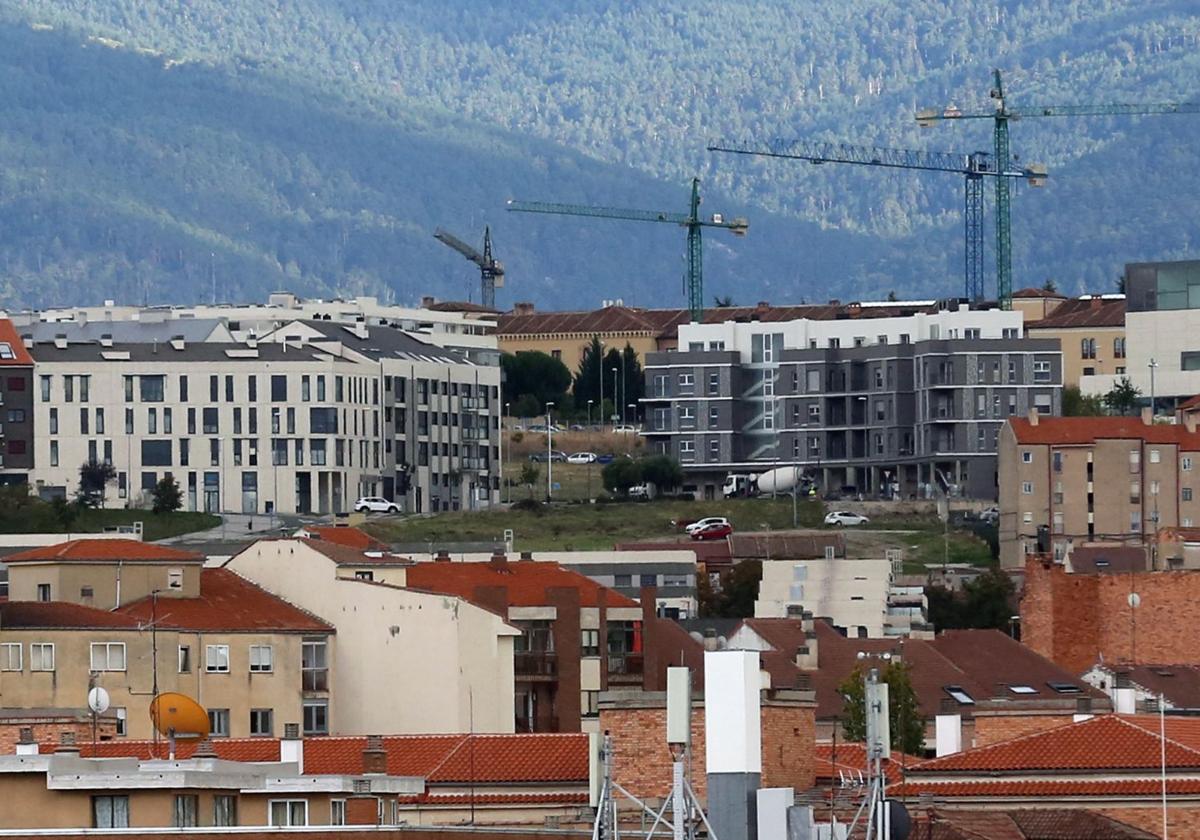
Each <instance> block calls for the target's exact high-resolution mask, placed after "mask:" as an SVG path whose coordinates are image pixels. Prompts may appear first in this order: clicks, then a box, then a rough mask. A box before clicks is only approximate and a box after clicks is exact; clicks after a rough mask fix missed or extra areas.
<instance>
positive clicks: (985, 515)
mask: <svg viewBox="0 0 1200 840" xmlns="http://www.w3.org/2000/svg"><path fill="white" fill-rule="evenodd" d="M979 518H980V519H981V520H982V521H984V522H987V523H988V524H990V525H995V524H996V523H997V522H999V521H1000V508H998V507H996V506H995V505H992V506H991V507H990V508H985V509H984V510H981V511H980V512H979Z"/></svg>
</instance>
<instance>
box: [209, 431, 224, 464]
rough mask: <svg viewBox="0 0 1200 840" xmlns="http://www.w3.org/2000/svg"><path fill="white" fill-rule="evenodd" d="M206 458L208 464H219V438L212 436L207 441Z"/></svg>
mask: <svg viewBox="0 0 1200 840" xmlns="http://www.w3.org/2000/svg"><path fill="white" fill-rule="evenodd" d="M208 460H209V466H213V467H219V466H221V439H220V438H212V439H211V440H209V442H208Z"/></svg>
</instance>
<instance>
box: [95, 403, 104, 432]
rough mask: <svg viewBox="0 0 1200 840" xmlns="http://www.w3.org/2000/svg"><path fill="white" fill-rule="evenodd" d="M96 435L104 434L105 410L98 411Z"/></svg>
mask: <svg viewBox="0 0 1200 840" xmlns="http://www.w3.org/2000/svg"><path fill="white" fill-rule="evenodd" d="M96 434H98V435H102V434H104V409H103V408H97V409H96Z"/></svg>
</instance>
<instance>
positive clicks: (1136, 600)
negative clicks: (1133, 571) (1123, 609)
mask: <svg viewBox="0 0 1200 840" xmlns="http://www.w3.org/2000/svg"><path fill="white" fill-rule="evenodd" d="M1128 600H1129V606H1131V607H1132V608H1133V609H1135V610H1136V609H1137V608H1138V607H1139V606H1140V605H1141V603H1142V596H1141V595H1139V594H1137V593H1136V592H1130V593H1129V599H1128Z"/></svg>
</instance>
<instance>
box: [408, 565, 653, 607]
mask: <svg viewBox="0 0 1200 840" xmlns="http://www.w3.org/2000/svg"><path fill="white" fill-rule="evenodd" d="M407 583H408V585H409V586H411V587H413V588H414V589H423V590H426V591H427V592H438V593H441V594H443V595H457V596H459V597H460V598H464V599H466V600H468V601H473V600H474V598H475V595H476V591H477V590H478V589H479V588H481V587H485V588H486V587H501V586H502V587H505V588H506V589H507V590H508V605H509V606H512V607H540V606H545V605H546V604H548V603H549V602H548V601H547V599H546V590H547V589H551V588H562V587H565V588H569V589H578V590H579V604H580V606H583V607H595V606H599V602H600V593H601V592H603V593H604V603H605V606H608V607H636V606H637V602H636V601H634V600H632V599H630V598H627V597H625V596H624V595H621V594H620V593H618V592H615V591H614V590H612V589H609V588H608V587H605V586H601V585H600V584H598V583H596V582H595V581H594V580H592V579H591V578H589V577H586V576H584V575H581V574H579V573H578V572H573V571H571V570H570V569H564V568H563V567H562V566H560V565H558V563H554V562H550V561H542V560H536V561H529V560H512V561H506V562H505V563H504V564H503V565H502V566H497V565H494V564H493V563H491V562H482V563H458V562H450V563H440V562H435V561H429V562H423V563H416V564H415V565H413V566H411V567H409V569H408V574H407Z"/></svg>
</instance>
